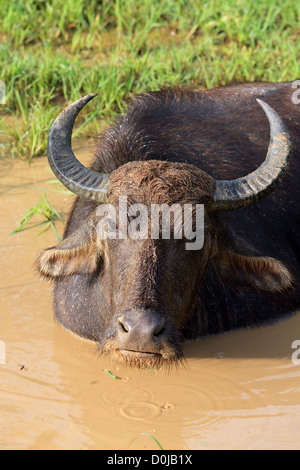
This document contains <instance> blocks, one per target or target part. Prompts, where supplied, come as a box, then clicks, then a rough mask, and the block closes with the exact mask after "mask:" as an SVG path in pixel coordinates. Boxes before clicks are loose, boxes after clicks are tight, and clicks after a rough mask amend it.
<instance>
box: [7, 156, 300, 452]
mask: <svg viewBox="0 0 300 470" xmlns="http://www.w3.org/2000/svg"><path fill="white" fill-rule="evenodd" d="M49 178H51V175H50V176H49V170H48V167H47V163H46V161H45V160H43V159H41V160H39V161H37V162H34V163H33V164H32V165H31V166H30V167H28V166H27V165H26V164H23V163H20V162H17V163H15V164H14V176H12V172H4V173H3V175H2V176H1V181H0V193H1V195H0V197H1V198H2V201H1V205H0V207H1V220H2V221H3V220H5V224H3V223H2V224H1V229H0V230H1V231H0V234H1V242H0V250H1V251H0V252H1V254H2V257H1V268H0V269H1V279H2V282H1V301H2V306H1V312H0V315H1V318H0V340H1V341H4V343H5V346H6V364H3V365H2V364H1V365H0V403H1V405H0V420H1V429H0V448H1V449H97V448H98V449H127V448H128V446H129V445H130V449H155V450H157V449H158V446H157V444H156V442H155V441H154V440H153V439H151V438H150V437H149V434H151V435H152V436H154V437H155V438H156V439H157V440H158V441H159V442H160V444H161V445H162V447H163V448H164V449H166V450H167V449H203V450H205V449H243V448H245V449H255V448H257V449H266V448H272V449H279V448H283V449H288V448H292V449H297V448H299V447H300V446H299V438H300V432H299V426H298V420H299V413H300V394H299V391H300V380H299V378H300V366H299V365H295V364H293V363H292V361H291V355H292V352H293V350H292V349H291V344H292V342H293V341H294V340H295V339H300V338H298V337H296V336H297V334H298V336H299V333H298V332H299V331H300V330H299V326H300V318H299V315H298V316H297V315H296V316H294V317H293V318H291V319H289V320H288V321H285V322H282V323H280V324H278V325H275V326H271V327H267V328H262V329H259V330H249V331H240V332H234V333H230V334H227V335H224V336H219V337H214V338H207V339H203V340H199V341H197V342H195V343H188V344H186V345H185V348H184V349H185V354H186V357H187V361H186V367H185V368H184V367H182V368H181V369H179V370H174V371H171V372H169V373H167V372H164V371H159V372H157V373H153V372H152V373H151V372H150V371H147V370H145V371H137V370H133V369H132V370H131V369H127V368H125V367H124V366H119V365H118V364H117V363H114V362H111V361H110V359H108V358H106V359H104V358H98V356H97V353H96V348H95V345H94V344H93V343H91V342H88V341H84V340H80V339H79V338H77V337H75V336H73V335H72V334H70V333H67V332H65V331H64V330H63V329H62V328H60V327H59V326H58V325H56V324H55V322H54V321H53V318H52V308H51V286H49V285H47V284H45V283H44V282H40V281H39V280H38V279H37V277H36V276H35V275H34V273H33V270H32V260H33V258H34V256H35V254H36V253H37V252H38V251H39V250H41V249H42V248H44V247H48V246H50V245H51V244H54V243H56V240H55V235H54V234H53V233H51V232H50V231H49V232H46V233H45V234H44V235H42V236H41V237H36V233H37V232H34V231H33V230H32V231H27V232H24V233H20V234H17V235H14V236H10V235H9V233H10V232H11V231H12V230H13V229H14V228H15V224H16V222H17V221H18V220H19V219H20V217H21V216H22V215H23V214H24V211H25V209H26V208H28V207H31V206H33V205H35V204H36V203H37V201H38V200H39V197H40V194H41V192H42V191H41V190H39V189H34V188H37V187H41V186H43V188H44V187H45V186H47V180H48V179H49ZM25 183H26V184H25ZM51 188H52V189H53V185H52V187H51ZM43 191H44V189H43ZM50 194H51V196H50ZM49 199H50V201H51V203H52V204H53V205H55V207H56V208H57V209H58V210H61V211H64V212H66V211H67V210H68V209H69V207H70V204H71V199H72V198H70V197H68V196H66V195H65V194H61V193H55V192H53V191H52V192H51V193H49ZM58 229H59V230H60V232H61V231H62V226H59V227H58ZM23 366H24V367H23ZM107 369H108V370H110V371H112V372H113V374H115V375H116V377H118V378H116V379H114V378H112V377H111V376H109V375H108V374H107V373H105V370H107ZM122 377H123V378H124V377H126V378H128V380H126V381H124V380H120V379H119V378H122ZM143 433H144V434H143ZM147 433H148V435H147ZM133 440H134V442H133Z"/></svg>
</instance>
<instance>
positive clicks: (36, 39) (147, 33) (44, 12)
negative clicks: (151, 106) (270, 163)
mask: <svg viewBox="0 0 300 470" xmlns="http://www.w3.org/2000/svg"><path fill="white" fill-rule="evenodd" d="M299 19H300V2H299V1H298V0H282V1H280V2H279V1H274V0H261V1H260V2H257V1H256V0H218V1H217V0H212V1H209V2H208V1H199V0H198V1H196V0H177V1H174V0H172V1H171V0H164V1H163V2H162V1H158V0H139V1H137V0H103V1H96V0H89V1H88V0H70V1H63V0H56V1H46V0H22V1H21V0H2V1H1V2H0V40H1V42H0V64H1V70H0V80H3V81H4V82H5V84H6V94H7V96H6V98H7V99H6V104H5V105H1V107H0V112H1V119H0V133H1V134H0V141H1V143H2V145H1V148H2V149H4V152H5V153H6V154H11V155H12V156H13V157H22V158H25V159H27V160H28V161H30V160H31V159H32V158H34V157H37V156H40V155H45V152H46V145H47V132H48V130H49V127H50V125H51V123H52V121H53V119H54V118H55V116H56V115H57V114H58V113H59V111H60V110H61V109H62V107H63V106H65V105H66V104H68V103H70V102H72V101H74V100H76V99H78V98H79V97H80V96H82V95H84V94H87V93H90V92H98V94H99V95H98V98H97V99H96V100H95V101H94V102H93V103H92V104H91V105H90V106H88V107H86V108H85V109H84V111H83V113H82V116H81V117H80V119H79V123H78V126H79V128H80V131H81V132H84V134H85V135H92V134H95V133H96V132H98V131H99V130H100V128H101V126H102V125H103V124H104V122H107V121H110V120H111V119H112V118H113V117H114V116H115V114H116V113H118V112H120V111H122V110H123V109H124V107H125V103H126V100H128V98H129V97H130V96H131V95H132V94H135V93H139V92H142V91H145V90H147V89H157V88H159V87H160V86H162V85H173V84H182V85H188V84H192V85H194V86H198V87H205V88H210V87H213V86H218V85H224V84H227V83H229V82H232V81H255V80H256V81H258V80H266V81H285V80H294V79H296V78H299V58H300V28H299ZM93 117H95V119H92V118H93ZM87 119H89V120H90V122H89V123H88V125H87V126H82V124H83V123H84V122H85V121H86V120H87ZM3 143H4V144H5V145H4V146H3Z"/></svg>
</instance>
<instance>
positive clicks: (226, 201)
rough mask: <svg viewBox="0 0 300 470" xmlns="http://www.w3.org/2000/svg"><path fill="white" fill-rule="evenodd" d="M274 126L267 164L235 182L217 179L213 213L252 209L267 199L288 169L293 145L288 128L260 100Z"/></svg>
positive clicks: (272, 110) (271, 128)
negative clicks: (243, 208) (256, 203)
mask: <svg viewBox="0 0 300 470" xmlns="http://www.w3.org/2000/svg"><path fill="white" fill-rule="evenodd" d="M256 101H257V102H258V103H259V104H260V106H261V107H262V109H263V110H264V112H265V114H266V116H267V118H268V121H269V124H270V143H269V148H268V153H267V157H266V159H265V161H264V162H263V163H262V165H261V166H260V167H259V168H257V169H256V170H255V171H253V172H252V173H250V174H249V175H247V176H244V177H242V178H238V179H235V180H231V181H224V180H216V190H215V203H213V207H212V209H213V210H231V209H239V208H240V207H246V206H250V205H251V204H253V203H254V202H257V201H258V200H259V199H261V198H263V197H265V196H267V194H269V193H270V192H271V191H273V189H274V188H275V187H276V186H277V185H278V184H279V183H280V181H281V180H282V178H283V177H284V175H285V173H286V172H287V170H288V167H289V163H290V158H291V153H292V152H291V150H292V142H291V137H290V135H289V132H288V130H287V127H286V125H285V124H284V122H283V121H282V119H281V118H280V116H279V115H278V114H277V113H276V112H275V111H274V109H272V108H271V106H269V105H268V104H267V103H265V102H264V101H261V100H259V99H257V100H256Z"/></svg>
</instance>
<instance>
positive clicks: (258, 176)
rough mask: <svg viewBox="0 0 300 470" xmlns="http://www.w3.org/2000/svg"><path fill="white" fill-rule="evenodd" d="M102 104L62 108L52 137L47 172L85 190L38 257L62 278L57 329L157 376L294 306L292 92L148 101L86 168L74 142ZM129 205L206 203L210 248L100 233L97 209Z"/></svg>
mask: <svg viewBox="0 0 300 470" xmlns="http://www.w3.org/2000/svg"><path fill="white" fill-rule="evenodd" d="M94 96H95V95H88V96H86V97H84V98H81V99H79V100H78V101H77V102H75V103H74V104H72V105H71V106H69V107H68V108H67V109H65V110H64V111H63V112H62V113H61V114H60V115H59V117H58V118H57V119H56V121H55V122H54V124H53V125H52V127H51V130H50V132H49V141H48V159H49V163H50V166H51V168H52V170H53V172H54V174H55V175H56V176H57V178H58V179H59V180H60V181H61V182H62V183H63V184H64V185H65V186H66V187H67V188H68V189H70V190H71V191H72V192H73V193H75V194H76V195H77V198H76V200H75V202H74V205H73V208H72V210H71V212H70V215H69V218H68V221H67V224H66V229H65V233H64V237H63V241H62V242H61V243H60V244H59V245H58V246H55V247H51V248H48V249H47V250H45V251H44V252H43V253H41V254H40V255H39V256H38V259H37V268H38V271H39V272H40V274H41V275H43V276H45V277H46V278H49V279H51V280H54V281H55V285H54V310H55V316H56V319H57V320H58V322H59V323H60V324H62V325H63V326H64V327H65V328H66V329H68V330H71V331H73V332H74V333H76V334H78V335H80V336H82V337H84V338H88V339H90V340H94V341H97V342H98V345H99V350H100V351H101V352H102V353H104V354H110V355H111V356H112V357H113V358H115V359H117V360H119V361H121V362H123V363H127V364H129V365H133V366H137V367H160V366H161V365H171V364H176V363H177V361H180V360H181V359H182V357H183V353H182V343H183V342H184V341H185V340H187V339H194V338H197V337H200V336H207V335H214V334H218V333H222V332H225V331H229V330H233V329H240V328H246V327H257V326H261V325H266V324H269V323H271V322H275V321H277V320H280V319H282V318H284V317H287V316H289V315H291V314H292V313H294V312H295V311H296V310H297V309H299V306H300V302H299V288H298V284H297V279H298V277H299V256H300V250H299V240H300V237H299V206H298V202H299V187H300V184H299V180H300V175H299V158H300V104H298V101H300V100H298V97H297V89H295V88H293V85H292V84H291V83H278V84H275V83H247V84H238V85H230V86H225V87H220V88H216V89H212V90H203V91H196V90H192V89H186V88H180V87H177V88H165V89H162V90H160V91H155V92H149V93H145V94H141V95H140V96H137V97H135V98H133V100H132V101H131V102H130V103H129V105H128V109H127V112H126V113H125V114H124V115H123V116H121V117H120V118H118V119H117V120H116V121H115V122H114V124H113V125H112V126H110V127H109V128H108V129H106V130H105V131H104V133H103V135H102V136H101V137H100V138H99V143H97V149H96V152H95V157H94V160H93V163H92V165H91V168H86V167H84V166H83V165H81V164H80V163H79V161H78V160H77V159H76V157H75V156H74V154H73V152H72V149H71V134H72V128H73V124H74V121H75V119H76V116H77V115H78V113H79V112H80V110H81V109H82V108H83V106H85V104H86V103H87V102H88V101H89V100H90V99H92V98H93V97H94ZM292 148H293V152H292ZM245 175H246V176H245ZM283 177H284V178H283ZM121 196H123V197H124V196H126V197H127V198H128V201H129V202H128V203H130V204H136V203H139V204H143V205H144V206H145V207H147V208H148V209H149V211H150V212H151V208H152V206H153V205H155V204H156V205H157V204H159V205H161V204H167V205H170V204H175V203H176V204H179V206H180V207H183V206H184V205H185V204H190V205H192V207H193V209H194V208H195V207H196V205H197V204H199V205H204V210H205V215H204V243H203V246H202V247H201V249H198V250H187V249H186V246H185V240H184V239H183V238H182V239H177V238H175V237H174V236H170V237H169V239H166V238H164V237H158V238H155V239H153V238H151V237H148V238H141V239H138V238H136V239H132V238H131V237H124V238H122V239H121V238H115V239H114V238H106V239H105V237H104V238H103V237H99V232H98V228H97V227H99V224H100V225H101V220H103V219H101V220H100V219H99V217H97V210H98V209H99V208H101V207H102V205H103V204H108V203H109V204H110V205H111V207H113V208H114V209H115V210H116V213H117V210H118V205H119V201H120V197H121ZM106 223H107V221H106ZM119 223H120V221H119V219H118V220H117V221H116V225H115V228H117V227H118V224H119ZM172 223H173V225H174V220H173V222H172Z"/></svg>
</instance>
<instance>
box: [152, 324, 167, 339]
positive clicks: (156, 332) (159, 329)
mask: <svg viewBox="0 0 300 470" xmlns="http://www.w3.org/2000/svg"><path fill="white" fill-rule="evenodd" d="M165 329H166V326H165V325H163V326H158V327H157V328H156V329H155V330H154V331H153V336H156V337H157V336H160V335H161V334H162V333H163V332H164V331H165Z"/></svg>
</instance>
